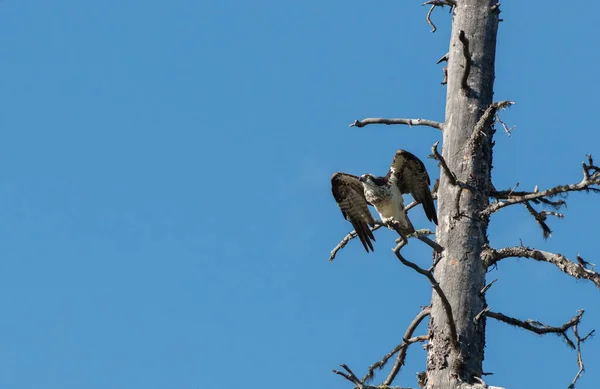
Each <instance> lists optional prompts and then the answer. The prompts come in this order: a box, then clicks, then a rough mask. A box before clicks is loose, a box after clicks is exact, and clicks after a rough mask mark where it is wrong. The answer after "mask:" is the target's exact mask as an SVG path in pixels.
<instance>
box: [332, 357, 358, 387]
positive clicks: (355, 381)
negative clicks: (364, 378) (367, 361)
mask: <svg viewBox="0 0 600 389" xmlns="http://www.w3.org/2000/svg"><path fill="white" fill-rule="evenodd" d="M340 366H341V367H342V368H343V369H344V370H346V371H347V373H344V372H342V371H339V370H332V371H333V372H334V373H335V374H337V375H341V376H342V377H344V378H345V379H347V380H348V381H350V382H352V383H353V384H354V385H356V386H357V387H359V388H362V387H363V385H362V382H360V380H359V379H358V377H357V376H356V375H355V374H354V373H353V372H352V370H350V368H349V367H348V366H347V365H344V364H343V363H342V364H341V365H340Z"/></svg>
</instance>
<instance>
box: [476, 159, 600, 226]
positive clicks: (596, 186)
mask: <svg viewBox="0 0 600 389" xmlns="http://www.w3.org/2000/svg"><path fill="white" fill-rule="evenodd" d="M587 157H588V163H587V164H586V163H585V162H583V163H582V169H583V179H582V180H581V181H580V182H579V183H577V184H570V185H558V186H555V187H554V188H550V189H546V190H543V191H538V190H535V191H533V192H513V193H512V194H508V195H507V194H506V191H501V192H492V193H491V196H492V197H496V198H504V200H502V201H498V202H496V203H493V204H491V205H489V206H488V207H487V208H486V209H484V210H483V211H482V212H481V214H482V216H489V215H491V214H492V213H494V212H497V211H499V210H500V209H502V208H504V207H508V206H509V205H513V204H519V203H524V202H526V201H534V200H538V201H541V202H543V203H546V204H548V203H549V204H550V205H558V206H560V205H564V204H565V202H564V201H562V200H561V201H558V202H553V201H551V200H549V198H552V197H554V196H556V195H559V194H567V193H569V192H581V191H586V192H596V193H600V167H598V166H596V165H594V161H593V159H592V156H591V155H588V156H587Z"/></svg>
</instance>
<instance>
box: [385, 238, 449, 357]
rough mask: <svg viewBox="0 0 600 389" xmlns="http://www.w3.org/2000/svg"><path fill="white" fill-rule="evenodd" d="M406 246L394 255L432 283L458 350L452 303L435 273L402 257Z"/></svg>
mask: <svg viewBox="0 0 600 389" xmlns="http://www.w3.org/2000/svg"><path fill="white" fill-rule="evenodd" d="M405 244H406V243H405V242H401V243H400V244H398V245H397V246H396V247H394V249H393V250H392V251H393V252H394V254H396V257H398V259H399V260H400V262H402V264H403V265H405V266H408V267H410V268H412V269H413V270H415V271H416V272H417V273H420V274H422V275H424V276H425V277H427V279H428V280H429V282H430V283H431V286H432V287H433V289H435V291H436V292H437V294H438V296H440V300H441V301H442V306H443V307H444V311H445V312H446V317H447V318H448V326H449V327H450V337H451V338H452V339H451V344H452V347H453V348H454V349H457V348H458V336H457V334H456V324H455V322H454V316H453V315H452V307H451V306H450V302H449V301H448V298H447V297H446V295H445V294H444V292H443V291H442V288H441V287H440V284H439V283H438V282H437V281H436V280H435V277H434V276H433V273H432V272H431V271H429V270H425V269H423V268H421V267H419V266H418V265H417V264H415V263H413V262H411V261H409V260H407V259H405V258H404V257H403V256H402V254H400V249H401V248H402V247H403V246H404V245H405Z"/></svg>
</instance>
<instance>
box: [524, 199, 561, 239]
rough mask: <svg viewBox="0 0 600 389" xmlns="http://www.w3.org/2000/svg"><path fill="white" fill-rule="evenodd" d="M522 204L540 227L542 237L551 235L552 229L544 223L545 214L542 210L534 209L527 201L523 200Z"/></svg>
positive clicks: (545, 237) (546, 237)
mask: <svg viewBox="0 0 600 389" xmlns="http://www.w3.org/2000/svg"><path fill="white" fill-rule="evenodd" d="M523 205H524V206H525V208H527V211H528V212H529V214H530V215H531V216H533V218H534V219H535V221H536V223H537V224H538V225H539V226H540V227H541V229H542V233H543V234H544V239H548V238H549V237H550V236H551V235H552V230H551V229H550V227H548V225H547V224H546V215H545V214H544V213H543V212H544V211H542V212H538V211H536V210H535V209H534V208H533V207H532V206H531V204H529V201H525V202H523ZM563 217H564V216H563Z"/></svg>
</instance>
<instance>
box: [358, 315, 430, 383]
mask: <svg viewBox="0 0 600 389" xmlns="http://www.w3.org/2000/svg"><path fill="white" fill-rule="evenodd" d="M430 313H431V307H425V308H423V310H421V312H419V314H418V315H417V316H416V317H415V318H414V319H413V321H412V322H411V323H410V324H409V325H408V327H407V328H406V331H405V332H404V337H403V338H402V343H400V344H399V345H398V346H396V347H395V348H394V349H393V350H392V351H390V352H389V353H387V354H386V355H385V356H384V357H383V358H382V359H381V361H378V362H375V363H374V364H372V365H371V366H370V367H369V370H368V372H367V374H366V375H365V377H364V378H363V380H362V382H363V383H364V382H367V381H368V380H370V379H372V378H373V376H374V374H375V369H377V368H379V370H381V369H383V367H384V366H385V364H386V363H387V361H388V360H389V359H390V358H392V357H393V356H394V355H395V354H396V353H397V352H400V354H398V357H397V358H396V363H395V364H394V367H393V368H392V370H391V372H390V374H389V375H388V377H387V378H386V380H385V381H384V382H383V384H382V385H390V384H391V383H392V381H393V380H394V378H395V377H396V374H398V372H399V371H400V368H401V367H402V366H403V365H404V360H405V359H406V351H407V350H408V346H410V345H411V344H413V343H417V342H424V341H426V340H427V335H422V336H417V337H414V338H413V337H412V335H413V333H414V332H415V330H416V329H417V327H418V326H419V324H421V322H422V321H423V319H425V318H426V317H427V316H429V315H430Z"/></svg>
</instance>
